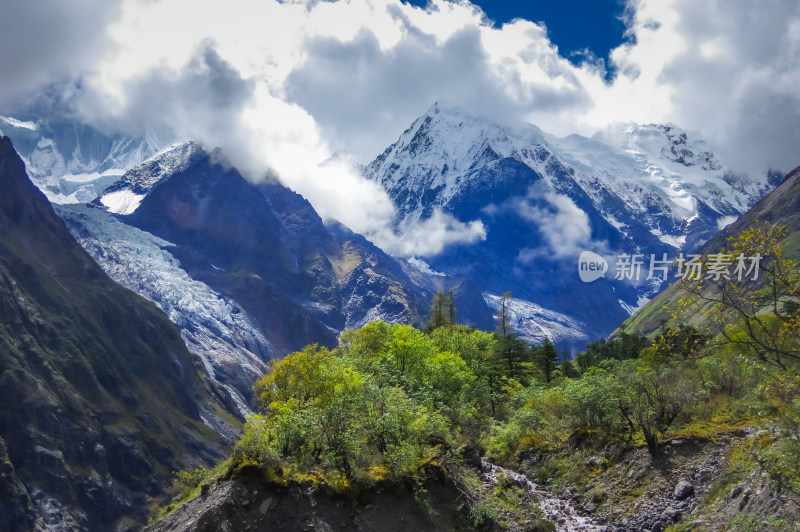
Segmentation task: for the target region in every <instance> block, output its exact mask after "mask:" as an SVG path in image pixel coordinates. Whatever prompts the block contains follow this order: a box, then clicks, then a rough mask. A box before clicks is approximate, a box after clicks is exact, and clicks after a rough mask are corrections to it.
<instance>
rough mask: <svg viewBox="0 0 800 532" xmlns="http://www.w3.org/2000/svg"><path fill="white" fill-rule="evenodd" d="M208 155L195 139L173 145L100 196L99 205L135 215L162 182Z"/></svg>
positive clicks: (130, 172) (136, 167) (131, 170)
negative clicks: (144, 200)
mask: <svg viewBox="0 0 800 532" xmlns="http://www.w3.org/2000/svg"><path fill="white" fill-rule="evenodd" d="M208 154H209V153H208V151H207V150H206V149H205V148H204V147H203V146H201V145H200V144H198V143H197V142H195V141H193V140H188V141H186V142H183V143H180V144H173V145H172V146H170V147H169V148H167V149H165V150H163V151H161V152H159V153H157V154H156V155H154V156H152V157H150V158H149V159H147V160H145V161H144V162H142V163H141V164H139V165H137V166H135V167H133V168H131V169H130V170H128V171H127V172H125V173H124V174H123V175H122V177H121V178H119V179H118V180H117V181H115V182H114V183H112V184H111V185H110V186H109V187H108V188H106V189H105V190H104V191H103V192H102V193H101V194H100V195H99V196H98V197H97V199H96V200H95V204H99V205H101V206H102V207H104V208H105V209H106V210H108V211H109V212H113V213H115V214H123V215H126V214H131V213H132V212H134V211H135V210H136V209H137V208H138V207H139V204H140V203H141V202H142V199H144V197H145V196H147V195H148V194H149V193H150V191H151V190H152V189H153V187H154V186H156V184H157V183H158V182H159V181H161V180H162V179H163V178H165V177H167V176H170V175H173V174H175V173H177V172H179V171H181V170H185V169H186V168H188V167H189V166H191V165H192V164H194V163H195V162H197V161H199V160H200V159H202V158H203V157H205V156H207V155H208Z"/></svg>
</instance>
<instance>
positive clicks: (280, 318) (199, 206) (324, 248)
mask: <svg viewBox="0 0 800 532" xmlns="http://www.w3.org/2000/svg"><path fill="white" fill-rule="evenodd" d="M220 157H221V155H220V154H218V153H212V154H210V155H205V156H203V157H201V158H199V159H198V160H193V161H191V162H190V163H189V164H188V165H186V166H185V167H184V168H182V169H179V170H178V171H176V172H174V173H170V174H169V175H167V176H165V177H163V178H162V179H160V180H157V181H155V182H154V184H153V185H152V186H151V187H150V188H149V189H148V192H146V193H145V194H143V198H142V200H141V203H140V205H139V206H138V208H136V209H135V210H134V212H132V213H131V214H129V215H126V216H123V217H122V220H123V221H124V222H125V223H127V224H130V225H133V226H135V227H137V228H139V229H141V230H143V231H147V232H148V233H151V234H152V235H155V236H156V237H158V238H160V239H163V240H164V241H166V242H168V243H170V244H171V245H170V246H165V250H167V251H168V252H169V254H170V255H171V256H172V257H174V258H175V259H176V260H177V261H179V263H180V267H181V268H182V269H183V270H184V271H185V272H186V273H187V274H188V275H189V276H190V277H191V278H192V279H194V280H196V281H200V282H202V283H204V284H206V285H207V286H208V287H210V288H211V289H212V290H214V291H215V292H216V293H218V294H220V295H221V296H222V297H223V298H225V299H226V300H228V301H231V302H233V303H234V304H235V306H236V307H238V308H241V309H242V310H243V311H244V312H245V313H246V314H247V315H248V316H249V319H250V320H251V321H252V323H253V325H254V327H255V328H256V329H257V330H258V331H259V332H260V333H261V334H262V335H263V336H264V338H266V339H268V341H269V345H270V349H271V350H270V352H268V353H260V354H261V355H262V356H263V357H264V358H267V357H271V356H277V355H283V354H285V353H287V352H289V351H293V350H296V349H300V348H301V347H303V346H305V345H306V344H308V343H314V342H316V343H320V344H324V345H334V344H335V342H336V338H337V336H338V334H339V332H341V331H342V330H344V329H346V328H353V327H359V326H361V325H362V324H364V323H366V322H368V321H370V320H375V319H383V320H386V321H391V322H398V321H400V322H404V323H420V322H422V321H423V320H424V319H425V315H426V314H427V302H428V301H429V298H430V295H431V293H430V291H429V290H430V288H427V287H419V286H417V285H416V284H415V283H414V282H412V281H411V279H410V278H409V275H408V273H407V272H406V270H405V269H404V267H403V266H402V265H401V264H400V263H399V262H398V261H397V260H395V259H393V258H391V257H389V256H387V255H386V254H384V253H383V252H382V251H381V250H379V249H378V248H376V247H375V246H373V245H372V244H370V243H369V242H367V241H366V240H365V239H364V238H363V237H361V236H360V235H357V234H354V233H352V232H351V231H349V230H347V229H346V228H344V227H343V226H341V225H339V224H336V223H333V222H332V223H330V224H329V225H328V226H326V225H325V224H324V223H323V222H322V220H321V219H320V217H319V216H318V215H317V213H316V212H315V211H314V209H313V208H312V207H311V205H310V204H309V203H308V202H307V201H306V200H305V199H304V198H302V197H301V196H299V195H298V194H296V193H294V192H292V191H290V190H289V189H287V188H285V187H283V186H282V185H280V184H278V183H261V184H258V185H254V184H251V183H249V182H248V181H246V180H245V179H244V178H243V177H242V176H241V175H240V174H239V173H238V172H237V171H236V170H235V169H233V168H231V167H230V166H229V165H226V164H223V163H221V162H217V161H218V158H220ZM151 182H152V181H151ZM118 190H131V188H130V187H128V188H125V187H120V188H119V189H118ZM105 198H106V196H105V195H104V196H101V198H100V200H99V201H100V202H101V203H102V202H103V200H104V199H105ZM484 310H485V307H484ZM264 355H266V356H264Z"/></svg>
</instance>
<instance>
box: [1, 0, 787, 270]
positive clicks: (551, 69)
mask: <svg viewBox="0 0 800 532" xmlns="http://www.w3.org/2000/svg"><path fill="white" fill-rule="evenodd" d="M626 6H627V7H626V17H625V21H626V26H627V34H626V35H627V38H628V42H627V43H625V44H623V45H622V46H620V47H618V48H617V49H615V50H613V51H612V52H611V54H610V61H609V63H610V65H609V66H610V67H611V68H613V69H614V71H613V72H612V75H611V76H608V75H607V74H608V72H607V71H606V70H605V66H604V65H603V64H602V63H599V62H596V61H591V60H587V61H586V62H584V63H583V64H581V65H578V66H575V65H573V64H572V63H570V62H569V61H568V60H567V59H565V58H564V57H562V56H561V55H560V54H559V51H558V49H557V48H556V47H555V46H554V45H553V44H552V43H551V42H550V41H549V39H548V37H547V30H546V28H545V27H543V26H541V25H538V24H535V23H533V22H530V21H525V20H515V21H512V22H510V23H507V24H504V25H502V26H500V27H497V26H495V25H493V24H492V23H491V22H490V21H488V20H487V19H486V17H485V16H484V14H483V13H482V12H481V10H480V9H479V8H477V7H475V6H473V5H472V4H470V3H468V2H466V1H463V0H461V1H458V2H450V1H446V0H433V1H432V2H430V3H429V5H428V7H427V8H426V9H421V8H418V7H414V6H411V5H408V4H403V3H400V2H399V1H397V0H349V1H339V2H318V1H312V0H309V1H308V2H299V1H285V2H277V1H274V0H231V1H229V2H225V3H224V4H223V3H218V2H215V3H212V2H194V1H190V0H121V1H117V2H99V1H96V0H77V1H76V2H70V3H69V4H64V3H63V2H56V1H54V0H43V1H42V2H24V3H19V2H18V3H15V4H14V5H10V6H7V9H5V10H4V16H3V17H2V19H0V45H2V46H3V49H4V50H6V51H9V50H13V53H5V54H3V55H2V57H0V72H2V76H0V113H2V114H8V115H13V114H14V113H15V112H17V110H19V109H23V108H24V104H25V102H26V99H27V97H28V95H30V94H33V93H36V92H39V91H46V92H48V93H50V94H52V93H57V94H58V97H59V98H60V99H61V100H62V101H65V102H67V104H68V106H69V109H70V111H71V112H72V113H74V114H75V115H76V116H77V117H78V118H80V119H81V120H84V121H87V122H89V123H92V124H95V125H98V126H100V127H103V128H105V129H107V130H115V131H126V132H139V133H141V132H143V131H149V130H159V131H163V130H170V131H172V133H173V134H174V135H175V136H176V137H191V138H194V139H197V140H198V141H200V142H203V143H204V144H207V145H209V146H219V147H221V148H222V149H223V150H224V151H225V152H226V154H227V155H228V157H229V158H230V159H231V161H232V162H233V163H234V164H235V165H236V166H237V167H238V168H240V169H241V170H243V172H244V173H246V175H248V177H250V178H251V179H259V178H261V177H263V176H264V175H266V174H267V173H268V172H275V173H277V175H279V176H280V178H281V179H282V180H283V182H284V183H285V184H286V185H287V186H289V187H291V188H293V189H295V190H297V191H298V192H300V193H301V194H303V195H304V196H306V197H307V198H308V199H309V200H310V201H311V202H312V204H313V205H314V207H315V208H316V209H317V210H318V211H319V212H320V214H321V215H322V216H323V217H330V218H336V219H339V220H340V221H342V222H343V223H345V224H347V225H348V226H350V227H351V228H352V229H354V230H356V231H359V232H362V233H365V234H366V235H367V236H369V237H371V238H373V239H374V240H375V241H376V243H378V244H379V245H382V246H384V247H386V248H387V249H391V250H393V252H395V253H398V254H406V255H411V254H418V255H426V254H430V253H431V252H433V251H434V250H441V249H442V248H443V246H445V245H447V244H449V243H453V242H459V241H470V239H475V238H481V230H482V227H478V226H476V225H474V224H469V223H463V222H460V221H458V220H454V219H452V218H448V217H447V216H444V215H443V214H441V213H440V214H439V215H437V216H434V217H432V218H431V219H430V220H428V221H427V222H426V223H427V224H428V226H426V227H425V230H422V229H420V230H419V231H412V232H410V233H409V234H408V235H404V237H402V238H401V237H398V235H395V234H393V233H392V232H391V230H390V229H388V228H389V227H390V225H391V220H392V218H393V216H394V207H393V206H392V204H391V201H390V200H389V198H388V197H387V196H386V194H385V193H384V192H383V191H382V190H380V189H379V188H378V187H377V186H376V185H375V184H374V183H370V182H365V181H364V180H363V179H362V178H361V177H360V174H359V172H358V167H357V165H355V164H354V163H353V162H352V161H347V160H343V159H342V158H337V157H332V156H333V154H334V153H335V152H337V150H341V149H344V150H347V151H348V152H350V153H351V154H352V155H353V157H354V158H355V159H356V160H357V161H359V162H360V163H367V162H369V161H370V160H371V159H372V158H373V157H375V156H376V155H377V154H378V153H380V152H381V151H382V150H383V149H384V148H385V147H386V146H387V145H389V144H390V143H391V142H393V141H394V140H396V138H397V137H398V135H399V134H400V133H401V132H402V131H403V130H404V129H405V128H406V127H407V126H408V125H409V124H410V123H411V122H412V121H413V120H414V119H415V118H416V117H417V116H418V115H420V114H421V113H422V112H424V110H425V109H427V108H428V107H429V106H430V104H431V103H432V102H433V101H435V100H438V99H447V100H449V101H451V102H453V103H455V104H457V105H460V106H462V107H465V108H467V109H470V110H472V111H473V112H475V113H477V114H485V115H487V116H491V117H493V118H495V119H497V120H500V121H506V120H512V119H523V120H525V121H528V122H531V123H534V124H536V125H538V126H540V127H541V128H542V129H544V130H545V131H548V132H551V133H554V134H558V135H567V134H570V133H581V134H584V135H590V134H592V133H594V132H595V131H596V130H598V129H600V128H603V127H605V126H607V125H608V124H610V123H612V122H621V121H635V122H640V123H649V122H666V121H670V122H674V123H676V124H678V125H680V126H681V127H684V128H688V129H693V130H696V131H698V132H699V133H700V134H701V135H703V136H704V137H706V138H707V139H708V140H709V141H710V143H711V144H712V146H715V147H716V148H718V149H719V151H720V152H721V154H722V155H723V157H724V158H725V159H727V160H728V161H731V162H732V163H733V164H734V165H735V167H736V168H737V169H739V170H741V171H746V172H756V171H758V172H760V171H763V170H764V169H766V168H773V169H776V170H782V171H788V170H790V169H791V168H793V167H795V166H797V165H798V164H800V159H799V158H798V155H797V153H798V150H797V147H798V145H800V125H799V124H800V92H798V91H797V87H798V86H800V4H798V3H797V2H796V1H795V0H773V1H771V2H768V3H765V2H760V3H753V2H750V1H749V0H726V1H725V2H722V1H721V0H709V1H707V2H693V1H690V0H658V1H656V0H628V2H627V4H626ZM609 79H610V80H609ZM562 207H564V209H566V210H568V207H569V206H562ZM554 212H555V211H554ZM558 212H561V211H558ZM555 216H556V217H557V216H558V214H557V212H556V214H555ZM562 236H563V235H562ZM566 236H567V237H568V238H567V239H566V240H564V241H571V240H570V238H571V236H570V235H566ZM579 236H581V235H577V236H576V238H577V237H579ZM572 240H575V239H574V238H573V239H572ZM425 251H428V253H425Z"/></svg>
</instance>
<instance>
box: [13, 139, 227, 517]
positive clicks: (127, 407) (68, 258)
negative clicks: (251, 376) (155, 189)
mask: <svg viewBox="0 0 800 532" xmlns="http://www.w3.org/2000/svg"><path fill="white" fill-rule="evenodd" d="M0 190H2V191H3V193H2V195H0V404H2V405H3V408H2V409H0V442H3V443H2V445H0V469H2V475H0V492H2V493H3V496H2V497H0V499H2V501H3V502H2V503H0V510H1V511H0V528H2V529H3V530H26V529H29V528H31V526H30V525H31V523H35V526H40V527H48V528H49V529H53V530H110V529H115V528H118V529H135V528H137V527H138V526H140V525H141V523H142V522H143V520H144V515H145V513H146V508H145V498H146V496H148V495H149V496H153V495H156V494H158V493H159V492H160V490H161V489H162V487H163V485H164V483H165V482H167V481H168V480H169V478H170V477H171V472H172V471H174V470H175V469H179V468H182V467H185V466H186V465H187V464H188V463H191V462H195V463H198V462H203V461H209V460H211V459H212V458H213V457H215V456H217V455H218V453H219V452H220V451H221V448H220V447H219V444H218V443H217V442H218V440H219V434H217V433H216V432H215V431H213V430H211V429H210V428H209V427H208V426H206V424H204V423H203V421H202V420H201V416H204V417H206V418H213V417H214V416H213V415H212V414H211V413H210V410H211V409H217V410H219V409H221V408H224V407H222V406H219V405H216V406H215V404H214V400H213V399H212V398H211V396H212V394H213V390H211V389H210V388H208V384H207V383H206V382H205V381H204V380H203V379H202V378H201V376H200V373H199V371H198V368H197V367H196V366H195V364H196V362H195V360H194V359H193V357H192V356H191V355H190V354H189V353H188V352H187V351H186V348H185V346H184V344H183V342H182V341H181V338H180V335H179V333H178V330H177V328H176V327H175V326H174V325H173V324H172V323H170V322H169V320H167V318H166V316H164V315H163V313H161V312H160V311H159V310H158V309H157V308H156V307H155V306H153V305H152V304H150V303H149V302H147V301H145V300H144V299H142V298H140V297H139V296H137V295H135V294H133V293H132V292H129V291H128V290H126V289H123V288H121V287H120V286H119V285H117V284H115V283H114V282H113V281H111V280H110V279H109V278H108V277H107V276H106V275H105V274H104V273H103V271H102V270H101V269H100V268H99V266H97V264H96V263H95V262H94V261H93V260H92V259H91V258H90V257H89V256H88V255H87V254H86V253H85V252H84V250H83V249H82V248H81V247H80V246H79V245H78V244H77V243H76V242H75V240H74V239H73V238H72V236H71V235H70V234H69V232H68V231H67V229H66V227H65V226H64V224H63V222H62V221H61V220H60V219H59V218H58V217H57V216H56V214H55V212H54V211H53V209H52V207H51V206H50V204H49V202H48V201H47V200H46V199H45V197H44V196H43V195H42V193H41V192H39V190H37V189H36V188H35V187H34V186H33V184H32V183H31V182H30V181H29V180H28V178H27V176H26V174H25V169H24V166H23V164H22V161H21V160H20V158H19V157H18V156H17V154H16V152H15V151H14V148H13V146H12V145H11V142H10V141H9V140H8V139H7V138H5V137H3V138H0Z"/></svg>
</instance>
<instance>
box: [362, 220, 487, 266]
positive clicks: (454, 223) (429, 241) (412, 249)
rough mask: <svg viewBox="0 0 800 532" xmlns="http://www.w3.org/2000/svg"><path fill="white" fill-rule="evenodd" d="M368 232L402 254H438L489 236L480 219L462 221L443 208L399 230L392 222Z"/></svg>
mask: <svg viewBox="0 0 800 532" xmlns="http://www.w3.org/2000/svg"><path fill="white" fill-rule="evenodd" d="M366 235H367V236H368V237H370V238H372V239H373V241H375V242H376V243H378V244H379V245H380V246H381V247H382V248H383V249H384V250H385V251H387V252H388V253H391V254H393V255H397V256H401V257H413V256H414V255H420V256H423V257H426V256H433V255H438V254H439V253H441V252H442V250H443V249H444V248H445V247H447V246H449V245H452V244H471V243H474V242H477V241H479V240H485V239H486V228H485V227H484V225H483V222H481V221H480V220H473V221H471V222H467V223H464V222H461V221H459V220H456V219H455V218H453V216H452V215H451V214H449V213H446V212H443V211H442V210H441V209H434V211H433V214H431V216H430V218H427V219H425V220H422V221H420V222H419V223H417V224H415V225H413V226H411V227H409V228H407V229H406V230H405V231H404V232H403V233H400V234H398V233H395V232H394V231H393V230H392V229H391V227H390V226H389V224H387V225H385V226H383V227H382V228H372V229H371V230H369V231H367V232H366Z"/></svg>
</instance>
